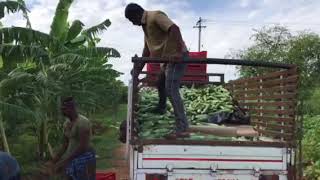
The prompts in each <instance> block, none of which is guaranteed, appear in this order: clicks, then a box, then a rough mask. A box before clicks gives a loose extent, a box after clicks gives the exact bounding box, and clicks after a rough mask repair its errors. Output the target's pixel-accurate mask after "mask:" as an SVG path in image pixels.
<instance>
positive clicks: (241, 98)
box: [235, 93, 297, 101]
mask: <svg viewBox="0 0 320 180" xmlns="http://www.w3.org/2000/svg"><path fill="white" fill-rule="evenodd" d="M296 97H297V93H287V94H283V95H282V94H279V95H270V96H250V97H244V96H241V97H239V96H235V99H236V100H241V101H245V100H266V99H269V100H275V99H276V100H278V99H290V100H291V99H295V98H296Z"/></svg>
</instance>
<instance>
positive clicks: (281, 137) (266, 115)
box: [130, 56, 299, 155]
mask: <svg viewBox="0 0 320 180" xmlns="http://www.w3.org/2000/svg"><path fill="white" fill-rule="evenodd" d="M132 62H133V63H134V68H133V74H136V76H133V77H132V104H131V107H132V115H131V118H130V119H131V122H130V124H131V127H130V128H131V130H130V131H131V134H130V144H131V145H134V146H136V147H138V148H139V147H140V148H142V146H143V145H152V144H154V145H161V144H163V145H213V146H259V147H283V148H288V149H295V148H296V147H297V140H298V137H297V124H296V119H297V95H298V77H299V76H298V69H297V66H296V65H292V64H281V63H271V62H259V61H249V60H240V59H218V58H206V59H199V58H197V59H192V58H190V59H188V61H183V62H181V63H192V64H203V63H206V64H216V65H237V66H251V67H263V68H273V69H276V70H275V71H274V72H268V73H265V74H262V75H257V76H255V77H248V78H240V79H237V80H232V81H230V82H228V83H225V84H224V87H225V88H227V89H228V90H229V91H230V93H231V94H232V97H233V98H234V99H235V100H236V101H237V102H238V103H239V105H240V107H241V108H243V109H245V110H246V111H248V112H249V114H250V116H251V125H252V126H253V127H254V129H255V130H256V131H257V132H258V133H259V136H264V137H271V138H274V139H276V140H277V141H274V142H268V141H223V140H196V141H195V140H165V139H140V138H139V137H138V132H137V128H136V127H137V123H138V122H137V118H136V115H137V114H136V110H137V108H138V106H137V105H138V98H139V93H138V92H139V85H140V84H142V83H143V82H144V80H145V79H139V75H140V74H141V73H142V72H141V71H140V72H138V68H137V67H138V63H168V62H169V61H168V60H166V59H163V58H146V57H137V56H136V57H133V58H132ZM143 73H144V74H145V72H143ZM295 155H296V154H295Z"/></svg>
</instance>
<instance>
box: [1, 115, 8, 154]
mask: <svg viewBox="0 0 320 180" xmlns="http://www.w3.org/2000/svg"><path fill="white" fill-rule="evenodd" d="M0 134H1V141H2V143H3V147H4V151H5V152H7V153H9V154H10V149H9V144H8V141H7V136H6V131H5V129H4V125H3V121H2V114H1V112H0Z"/></svg>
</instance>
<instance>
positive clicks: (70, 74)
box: [0, 0, 121, 158]
mask: <svg viewBox="0 0 320 180" xmlns="http://www.w3.org/2000/svg"><path fill="white" fill-rule="evenodd" d="M72 2H73V1H72V0H60V1H59V3H58V6H57V9H56V13H55V16H54V18H53V22H52V24H51V31H50V33H49V34H47V33H44V32H40V31H36V30H33V29H31V28H23V27H10V28H7V27H6V28H0V57H1V59H2V64H3V66H2V69H0V72H1V71H2V72H5V73H4V74H5V75H3V76H4V79H3V80H2V82H9V83H7V84H10V82H12V81H14V79H15V78H14V77H15V76H18V75H22V74H23V75H24V76H28V77H32V78H31V79H33V80H32V81H25V82H21V83H22V85H23V87H19V86H18V87H11V88H9V87H7V86H6V83H2V87H1V83H0V89H6V90H7V91H8V93H7V94H4V93H3V94H4V95H3V96H2V97H3V99H4V98H6V97H10V100H11V102H12V103H13V104H14V105H19V106H22V107H26V108H27V109H30V110H31V111H32V112H34V114H36V117H37V119H38V120H40V121H39V123H36V124H38V125H37V126H38V127H39V128H38V137H39V155H40V157H41V158H44V156H45V149H46V146H47V145H48V140H47V137H48V132H47V130H48V123H49V122H52V121H53V119H56V118H58V117H57V114H59V112H58V111H59V110H58V108H57V106H58V102H59V101H58V99H60V97H62V96H65V95H72V96H75V97H76V99H79V102H80V107H82V108H87V107H92V109H91V110H92V111H94V109H97V108H99V107H105V106H106V105H107V104H108V102H107V101H101V99H102V97H108V95H109V96H110V94H107V93H108V92H110V91H116V90H117V89H116V87H118V86H120V85H121V83H120V82H119V81H117V80H116V77H118V76H119V75H120V73H118V72H116V71H114V70H113V69H112V67H111V65H108V64H106V63H107V60H108V58H109V57H119V56H120V54H119V52H118V51H116V50H115V49H113V48H108V47H97V46H96V44H97V42H98V40H97V35H98V33H99V32H101V31H103V30H106V29H107V28H108V27H109V26H110V24H111V22H110V21H109V20H108V19H107V20H105V21H103V22H102V23H101V24H98V25H96V26H93V27H91V28H88V29H83V27H84V24H83V23H82V22H81V21H79V20H75V21H73V23H72V24H71V26H69V24H68V22H67V19H68V11H69V8H70V6H71V4H72ZM21 4H22V3H21ZM0 7H1V6H0ZM6 7H8V6H6ZM0 10H1V8H0ZM10 73H11V77H9V76H8V74H10ZM12 77H13V78H12ZM0 97H1V96H0ZM12 99H15V100H12ZM106 99H107V98H106ZM1 102H3V103H4V101H2V100H0V103H1ZM53 124H54V123H53Z"/></svg>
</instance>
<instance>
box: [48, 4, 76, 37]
mask: <svg viewBox="0 0 320 180" xmlns="http://www.w3.org/2000/svg"><path fill="white" fill-rule="evenodd" d="M72 2H73V0H59V3H58V6H57V8H56V12H55V16H54V18H53V21H52V24H51V31H50V36H52V37H54V38H57V39H59V40H60V41H62V42H63V41H65V39H66V37H67V33H68V31H67V30H68V28H69V27H68V15H69V8H70V6H71V4H72Z"/></svg>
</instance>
